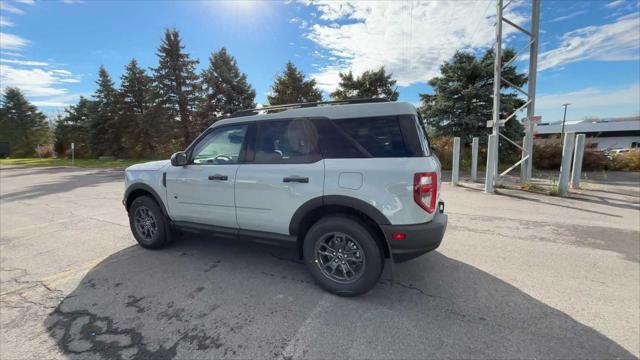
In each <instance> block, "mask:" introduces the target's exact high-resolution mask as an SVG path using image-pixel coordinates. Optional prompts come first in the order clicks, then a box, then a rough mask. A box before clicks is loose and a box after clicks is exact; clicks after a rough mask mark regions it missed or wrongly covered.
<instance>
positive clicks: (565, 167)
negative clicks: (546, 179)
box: [558, 132, 576, 196]
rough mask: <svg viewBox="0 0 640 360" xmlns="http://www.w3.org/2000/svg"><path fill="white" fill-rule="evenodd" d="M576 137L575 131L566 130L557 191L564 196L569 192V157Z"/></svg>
mask: <svg viewBox="0 0 640 360" xmlns="http://www.w3.org/2000/svg"><path fill="white" fill-rule="evenodd" d="M575 138H576V133H575V132H568V133H565V135H564V144H563V145H562V163H561V165H560V178H559V179H558V193H559V194H560V196H565V195H567V193H568V192H569V172H570V169H571V158H572V155H573V143H574V141H575Z"/></svg>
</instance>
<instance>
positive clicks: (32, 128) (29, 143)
mask: <svg viewBox="0 0 640 360" xmlns="http://www.w3.org/2000/svg"><path fill="white" fill-rule="evenodd" d="M50 137H51V132H50V129H49V124H48V123H47V118H46V117H45V116H44V114H43V113H41V112H40V111H38V109H37V108H36V107H35V106H34V105H32V104H31V103H30V102H29V101H27V99H26V98H25V97H24V94H23V93H22V91H20V89H18V88H11V87H10V88H6V89H5V91H4V94H3V96H2V102H1V103H0V141H3V142H5V141H6V142H8V143H9V145H10V147H11V154H12V155H14V156H33V155H35V153H36V148H37V146H38V145H39V144H45V143H48V142H49V140H50Z"/></svg>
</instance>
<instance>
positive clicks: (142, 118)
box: [118, 59, 157, 158]
mask: <svg viewBox="0 0 640 360" xmlns="http://www.w3.org/2000/svg"><path fill="white" fill-rule="evenodd" d="M120 84H121V85H120V108H119V111H118V113H119V117H120V124H121V125H122V126H123V127H125V128H126V129H127V132H126V135H125V137H124V139H125V147H126V149H127V152H128V155H130V156H133V157H136V158H139V157H145V156H150V155H152V154H153V153H154V151H155V148H156V146H155V145H156V141H155V140H156V132H157V129H156V128H155V127H154V123H153V119H152V118H151V117H150V116H149V114H150V111H149V110H150V109H151V105H152V103H151V95H152V89H151V77H149V76H148V75H147V74H146V73H145V71H144V69H142V68H140V67H139V66H138V62H137V61H136V59H131V61H130V62H129V64H127V66H126V67H125V72H124V74H122V77H121V78H120Z"/></svg>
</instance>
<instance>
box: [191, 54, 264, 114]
mask: <svg viewBox="0 0 640 360" xmlns="http://www.w3.org/2000/svg"><path fill="white" fill-rule="evenodd" d="M202 83H203V87H204V93H205V95H204V96H205V98H204V101H203V104H202V108H201V114H200V119H201V122H202V123H203V124H202V125H201V126H202V127H206V126H209V125H211V124H212V123H213V122H214V121H215V120H217V119H219V118H220V117H222V116H226V115H230V114H233V113H234V112H235V111H237V110H242V109H248V108H253V107H255V98H256V92H255V90H254V89H253V88H252V87H251V85H249V83H248V82H247V76H246V75H245V74H244V73H241V72H240V69H239V68H238V63H237V62H236V59H235V58H234V57H233V56H231V55H229V54H228V53H227V49H225V48H224V47H223V48H221V49H220V51H218V52H214V53H213V54H211V57H209V67H208V68H207V69H206V70H204V71H203V72H202Z"/></svg>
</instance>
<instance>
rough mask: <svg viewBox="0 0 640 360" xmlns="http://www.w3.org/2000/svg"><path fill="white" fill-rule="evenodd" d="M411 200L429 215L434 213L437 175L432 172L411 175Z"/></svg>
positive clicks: (436, 198) (436, 197)
mask: <svg viewBox="0 0 640 360" xmlns="http://www.w3.org/2000/svg"><path fill="white" fill-rule="evenodd" d="M413 200H415V202H416V204H418V205H419V206H420V207H421V208H423V209H424V210H425V211H426V212H428V213H429V214H431V213H433V212H434V211H436V201H437V200H438V175H437V174H436V173H434V172H430V173H417V174H415V175H413Z"/></svg>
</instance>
